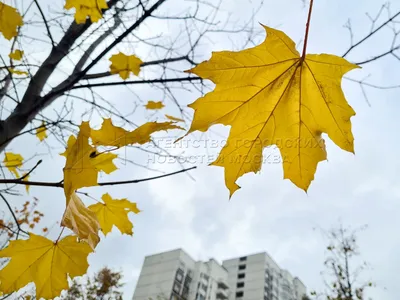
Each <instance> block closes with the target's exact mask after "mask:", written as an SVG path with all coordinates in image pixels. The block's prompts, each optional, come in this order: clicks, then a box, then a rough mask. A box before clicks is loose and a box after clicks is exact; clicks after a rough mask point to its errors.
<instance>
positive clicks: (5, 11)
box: [0, 2, 24, 40]
mask: <svg viewBox="0 0 400 300" xmlns="http://www.w3.org/2000/svg"><path fill="white" fill-rule="evenodd" d="M23 24H24V22H23V20H22V16H21V15H20V14H19V12H18V11H17V9H15V8H14V7H12V6H9V5H7V4H5V3H2V2H0V32H1V33H2V34H3V36H4V37H5V38H6V39H7V40H11V39H12V38H13V37H15V36H16V35H17V34H18V31H17V29H18V27H20V26H22V25H23Z"/></svg>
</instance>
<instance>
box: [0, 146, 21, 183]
mask: <svg viewBox="0 0 400 300" xmlns="http://www.w3.org/2000/svg"><path fill="white" fill-rule="evenodd" d="M23 161H24V159H23V157H22V156H21V154H15V153H12V152H6V153H5V157H4V161H3V162H4V166H5V167H7V168H8V170H10V172H11V173H13V174H14V175H15V177H16V178H19V177H20V176H19V173H18V170H17V168H19V167H21V166H22V162H23Z"/></svg>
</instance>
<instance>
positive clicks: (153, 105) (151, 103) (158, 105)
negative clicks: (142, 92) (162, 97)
mask: <svg viewBox="0 0 400 300" xmlns="http://www.w3.org/2000/svg"><path fill="white" fill-rule="evenodd" d="M144 107H146V109H149V110H158V109H162V108H163V107H165V105H164V104H163V103H162V102H161V101H157V102H156V101H149V102H147V104H146V105H145V106H144Z"/></svg>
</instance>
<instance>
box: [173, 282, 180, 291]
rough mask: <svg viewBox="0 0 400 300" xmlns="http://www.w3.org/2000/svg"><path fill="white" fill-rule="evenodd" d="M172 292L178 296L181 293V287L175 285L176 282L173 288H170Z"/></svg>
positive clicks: (177, 284)
mask: <svg viewBox="0 0 400 300" xmlns="http://www.w3.org/2000/svg"><path fill="white" fill-rule="evenodd" d="M172 290H173V291H174V292H175V293H177V294H179V292H180V291H181V285H180V284H179V283H177V282H174V287H173V288H172Z"/></svg>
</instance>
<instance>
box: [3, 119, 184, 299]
mask: <svg viewBox="0 0 400 300" xmlns="http://www.w3.org/2000/svg"><path fill="white" fill-rule="evenodd" d="M42 126H43V127H44V124H42ZM169 129H183V128H181V127H179V126H177V125H175V123H174V122H162V123H157V122H148V123H145V124H143V125H142V126H140V127H138V128H136V129H135V130H132V131H128V130H125V129H123V128H121V127H117V126H115V125H114V124H113V123H112V122H111V119H104V121H103V124H102V126H101V128H100V129H98V130H94V129H92V128H90V126H89V122H82V124H81V126H80V130H79V133H78V135H77V137H75V136H70V138H69V139H68V144H67V148H66V150H65V152H64V153H61V155H62V156H64V157H65V158H66V163H65V167H64V193H65V197H66V200H67V201H66V210H65V212H64V215H63V217H62V221H61V225H62V226H65V227H67V228H69V229H71V230H72V231H73V232H74V233H75V234H76V235H72V236H67V237H65V238H64V239H62V240H61V241H58V240H57V241H56V242H53V241H51V240H49V239H47V238H45V237H41V236H37V235H34V234H30V237H29V239H28V240H17V241H12V242H11V243H10V244H9V246H8V247H7V248H6V249H4V250H1V251H0V257H8V258H11V260H10V262H9V263H8V264H7V265H6V267H4V268H3V269H2V270H0V292H3V293H11V292H13V291H16V290H18V289H20V288H22V287H24V286H25V285H26V284H28V283H30V282H34V283H35V285H36V296H37V298H38V299H39V298H47V299H49V298H54V297H57V296H59V294H60V292H61V291H62V290H63V289H66V288H68V282H67V276H69V277H71V278H73V277H75V276H80V275H83V274H84V273H85V272H86V270H87V267H88V264H87V257H88V255H89V253H91V252H93V250H94V249H95V248H96V246H97V244H98V243H99V242H100V236H99V231H102V232H103V234H104V235H107V234H108V233H110V232H111V230H112V228H113V227H114V226H115V227H116V228H118V229H119V231H120V232H121V233H122V234H127V235H132V234H133V230H132V229H133V224H132V222H131V221H130V220H129V218H128V214H129V213H134V214H138V213H139V212H140V210H139V209H138V208H137V206H136V203H133V202H130V201H129V200H127V199H112V197H111V196H110V195H109V194H105V195H103V197H102V202H99V203H97V204H94V205H91V206H89V207H86V206H85V204H84V203H83V202H82V200H81V199H80V198H79V197H78V196H77V194H76V192H75V191H76V190H77V189H79V188H82V187H91V186H96V185H97V184H98V183H97V177H98V173H99V172H101V171H102V172H105V173H107V174H109V173H111V172H113V171H115V170H117V167H116V166H115V164H114V163H113V160H114V159H115V158H117V155H116V154H113V153H110V152H109V151H105V152H100V151H99V150H98V147H100V146H101V147H114V149H113V150H115V149H118V148H120V147H123V146H127V145H132V144H145V143H147V142H149V141H150V139H151V135H152V134H153V133H155V132H158V131H164V130H169ZM41 132H42V131H40V132H39V130H38V134H39V133H41ZM38 138H39V139H40V136H39V135H38ZM22 162H23V158H22V156H21V155H19V154H14V153H6V157H5V160H4V164H5V166H6V167H7V168H8V169H9V170H10V171H11V172H12V173H13V174H14V175H15V176H16V177H17V178H20V177H19V173H18V170H17V169H18V168H19V167H20V166H22ZM25 179H26V178H25ZM24 209H25V210H26V207H25V206H24ZM42 216H43V215H42V214H40V213H39V212H38V214H37V215H36V214H35V212H34V214H33V217H34V219H33V220H32V222H30V221H28V219H27V218H25V219H23V220H21V222H22V223H27V224H28V223H29V226H30V228H33V227H34V224H36V223H37V222H39V221H40V218H41V217H42ZM22 223H21V224H22ZM0 225H1V224H0ZM46 231H47V229H46ZM78 239H79V241H80V242H78Z"/></svg>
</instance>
